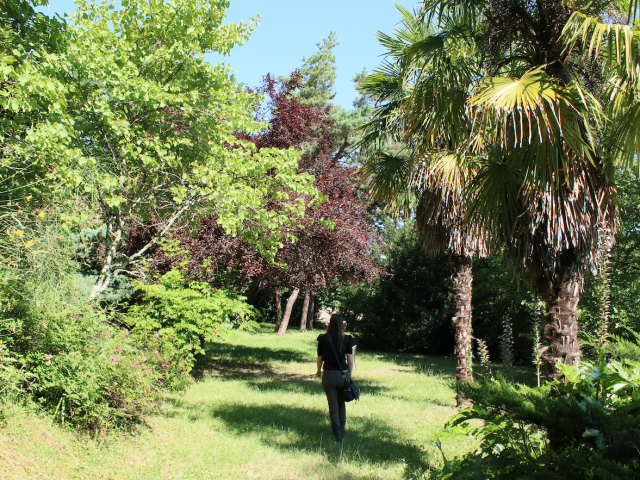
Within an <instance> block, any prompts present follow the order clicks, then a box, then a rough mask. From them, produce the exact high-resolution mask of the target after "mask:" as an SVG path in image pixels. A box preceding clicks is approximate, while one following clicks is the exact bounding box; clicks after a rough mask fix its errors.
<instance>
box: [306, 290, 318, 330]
mask: <svg viewBox="0 0 640 480" xmlns="http://www.w3.org/2000/svg"><path fill="white" fill-rule="evenodd" d="M315 317H316V295H315V294H314V293H312V294H311V299H310V301H309V312H308V313H307V330H313V320H314V319H315Z"/></svg>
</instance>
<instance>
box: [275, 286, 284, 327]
mask: <svg viewBox="0 0 640 480" xmlns="http://www.w3.org/2000/svg"><path fill="white" fill-rule="evenodd" d="M275 297H276V330H275V332H276V333H278V330H280V323H281V322H282V302H280V289H278V288H276V291H275Z"/></svg>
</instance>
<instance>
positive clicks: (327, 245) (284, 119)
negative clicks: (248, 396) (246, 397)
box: [154, 72, 381, 335]
mask: <svg viewBox="0 0 640 480" xmlns="http://www.w3.org/2000/svg"><path fill="white" fill-rule="evenodd" d="M302 81H303V80H302V76H301V75H300V74H299V73H298V72H294V73H293V74H292V75H291V77H290V78H289V79H287V80H276V79H274V78H273V77H272V76H270V75H267V76H266V77H265V79H264V83H263V85H262V87H261V88H260V89H259V92H260V93H262V94H263V95H264V97H265V98H266V100H267V101H266V102H265V104H264V105H263V108H262V109H261V110H260V114H259V115H260V116H261V117H263V118H264V119H265V120H267V121H268V123H269V126H270V128H268V129H266V130H264V131H263V132H260V133H258V134H256V135H253V136H246V135H243V139H245V140H249V141H251V142H253V143H254V144H255V145H256V147H257V150H260V149H262V148H274V147H275V148H282V149H287V148H291V147H293V148H295V149H297V150H299V151H301V152H302V155H301V157H300V160H299V166H300V169H299V172H301V173H302V172H304V173H308V174H311V175H313V176H314V177H315V183H314V186H315V188H316V189H318V190H319V191H321V192H322V193H323V194H324V196H325V201H324V202H322V203H321V204H320V205H315V206H309V207H307V210H306V213H305V217H304V218H303V219H301V220H300V221H299V222H298V225H299V226H298V228H297V229H296V230H295V231H294V232H293V234H294V235H295V237H296V238H297V241H295V242H293V243H287V244H285V245H283V247H282V248H280V250H279V251H278V254H277V255H276V263H275V264H272V263H269V262H267V261H265V260H264V259H263V258H262V257H260V256H259V255H258V254H257V253H256V252H255V251H254V250H253V249H252V248H251V245H250V244H248V243H247V242H245V241H243V240H242V239H241V238H240V237H232V236H230V235H228V234H226V233H225V232H224V230H223V229H222V228H221V227H220V226H219V225H218V224H217V222H216V220H217V219H216V218H215V217H204V218H201V219H200V226H199V228H198V229H197V231H195V232H191V233H190V232H188V231H187V230H186V229H183V230H180V231H178V232H177V238H178V239H179V240H180V243H181V247H182V248H183V252H182V253H181V254H178V255H176V254H175V252H174V253H173V255H171V256H168V255H167V252H166V251H163V250H162V249H160V250H159V253H158V255H156V257H155V259H154V263H155V264H156V265H158V266H161V267H163V268H162V269H164V268H168V267H170V266H172V265H174V264H176V263H177V262H183V265H184V264H185V263H186V269H187V272H188V276H189V277H192V278H199V279H201V280H205V281H208V282H211V283H213V284H215V285H217V286H220V287H221V286H225V287H227V288H228V287H232V288H235V289H237V290H241V291H242V292H243V293H245V294H247V295H248V294H257V293H261V294H263V295H269V296H271V297H272V298H274V299H275V301H276V304H277V307H278V319H279V321H278V322H277V324H276V331H277V332H278V334H279V335H282V334H283V333H284V332H285V331H286V329H287V326H288V323H289V319H290V315H291V311H292V308H293V304H294V302H295V300H296V298H297V297H298V294H299V292H300V291H303V292H304V293H305V305H304V306H303V309H302V310H303V314H302V319H301V325H300V327H301V330H305V329H306V328H307V327H308V326H312V322H313V314H312V315H310V316H309V315H308V312H309V311H310V310H311V311H313V306H312V305H313V295H314V293H315V292H317V291H319V290H323V289H326V288H329V287H331V286H333V285H335V284H336V282H339V281H341V282H359V281H362V280H366V281H372V280H373V279H374V278H375V277H377V276H378V275H379V274H380V271H381V270H380V268H379V266H378V265H377V264H376V263H375V262H374V261H373V260H372V258H371V255H370V251H371V247H372V245H373V243H374V242H376V241H377V236H376V234H375V232H374V230H373V227H372V225H371V221H370V219H369V217H368V214H367V212H366V205H364V204H363V201H362V200H361V198H360V197H359V190H358V184H357V179H356V176H355V172H354V169H353V168H349V167H347V166H345V165H342V164H341V163H340V158H341V156H342V155H343V154H344V145H343V142H342V139H343V138H344V133H345V132H340V127H339V126H338V125H337V123H336V122H335V121H334V120H332V119H331V115H330V107H320V106H311V105H305V104H302V103H300V102H299V99H298V96H297V91H298V89H299V88H301V86H302ZM337 139H340V141H338V140H337ZM283 193H286V197H285V198H281V199H274V200H272V201H271V205H270V208H273V209H274V210H275V209H278V208H280V205H281V203H282V202H292V201H297V200H298V197H297V194H296V193H295V192H283ZM327 224H330V225H331V227H330V228H327ZM245 228H251V225H245ZM283 265H286V268H285V267H283ZM283 288H289V289H291V294H290V295H289V299H288V301H287V305H286V308H285V312H284V315H283V316H282V319H281V321H280V291H281V289H283Z"/></svg>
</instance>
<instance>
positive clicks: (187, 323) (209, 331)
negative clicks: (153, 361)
mask: <svg viewBox="0 0 640 480" xmlns="http://www.w3.org/2000/svg"><path fill="white" fill-rule="evenodd" d="M136 286H137V288H138V290H139V292H140V294H141V296H142V303H140V304H138V305H133V306H132V307H131V308H130V309H129V311H128V312H127V314H126V315H125V316H124V317H123V322H125V323H126V324H127V325H129V326H130V327H131V328H132V331H133V333H134V334H135V335H136V336H137V338H142V336H144V335H147V336H148V340H143V343H145V342H146V346H145V347H143V348H146V350H145V351H147V352H148V351H153V352H157V353H156V355H161V352H163V353H162V355H164V356H162V357H160V356H158V357H157V359H158V360H157V361H158V362H159V365H160V367H161V369H162V372H163V378H164V382H165V383H166V384H167V385H172V382H174V381H175V380H174V379H173V377H174V376H176V375H177V376H181V377H184V375H186V374H187V373H188V372H189V371H190V370H191V368H192V367H193V364H194V363H195V357H196V355H197V354H204V348H203V347H204V342H205V341H208V340H214V339H220V338H223V337H224V335H225V334H226V333H228V332H229V331H230V330H231V329H233V328H234V327H236V328H241V329H252V328H255V327H257V323H256V322H255V320H256V319H257V318H259V316H260V313H259V312H258V310H256V309H255V308H254V307H252V306H251V305H249V304H247V303H246V301H245V298H244V297H241V296H239V295H236V294H234V293H231V292H228V291H225V290H222V289H220V290H214V289H213V288H212V287H211V286H210V285H209V284H207V283H204V282H197V281H192V282H189V283H187V284H185V281H184V276H183V274H182V273H181V272H180V271H179V270H178V269H172V270H171V271H169V272H168V273H166V274H164V275H163V276H161V277H160V281H159V283H155V284H151V283H149V284H146V283H142V282H137V284H136ZM149 336H150V337H149ZM176 363H178V364H180V365H176ZM182 365H184V367H183V366H182ZM178 383H180V381H178ZM174 386H175V385H174Z"/></svg>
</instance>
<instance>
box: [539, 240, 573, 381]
mask: <svg viewBox="0 0 640 480" xmlns="http://www.w3.org/2000/svg"><path fill="white" fill-rule="evenodd" d="M572 256H573V253H572V252H566V253H564V254H562V255H561V257H560V260H559V262H558V267H556V272H555V279H554V281H553V282H552V285H551V291H550V292H549V295H548V296H547V314H546V318H545V334H546V337H547V342H548V347H547V348H546V349H545V352H544V354H543V355H542V359H543V360H544V362H545V363H546V364H547V370H548V372H549V375H548V377H547V378H548V379H549V380H559V379H560V378H562V374H561V373H560V371H559V370H558V369H557V368H556V363H557V362H561V363H566V364H567V365H578V364H579V363H580V357H581V356H582V352H581V351H580V342H579V341H578V302H579V301H580V278H579V276H578V274H577V273H576V272H575V271H574V269H573V268H572V267H573V261H572V260H571V257H572Z"/></svg>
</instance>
